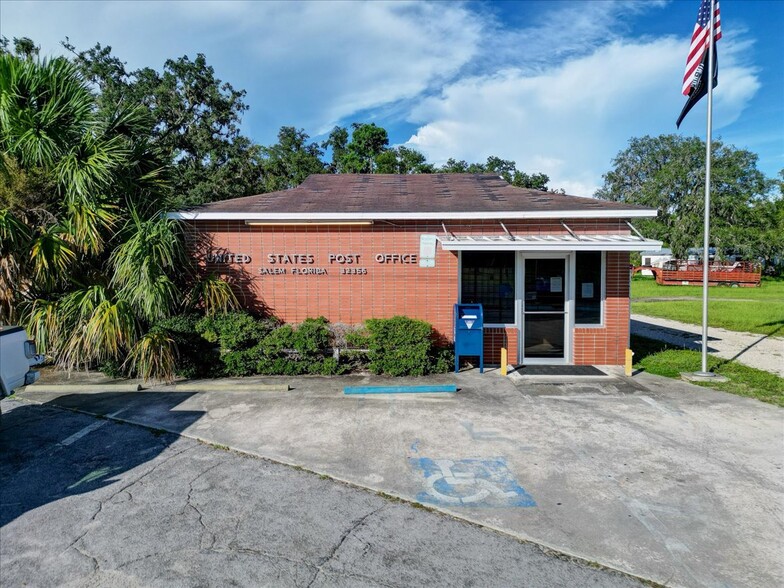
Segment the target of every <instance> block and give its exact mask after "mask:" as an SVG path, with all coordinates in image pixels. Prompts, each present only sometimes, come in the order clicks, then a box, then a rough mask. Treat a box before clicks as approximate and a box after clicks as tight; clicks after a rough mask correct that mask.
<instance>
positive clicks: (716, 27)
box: [683, 0, 721, 96]
mask: <svg viewBox="0 0 784 588" xmlns="http://www.w3.org/2000/svg"><path fill="white" fill-rule="evenodd" d="M710 7H711V0H702V4H700V11H699V12H698V13H697V23H696V24H695V25H694V33H692V36H691V47H689V56H688V57H687V58H686V73H685V74H683V95H684V96H688V95H689V94H690V93H691V91H692V84H693V82H694V81H695V80H694V78H695V75H694V74H695V72H696V71H697V68H699V66H700V64H701V63H702V58H703V57H704V55H705V52H706V51H707V50H708V31H709V30H710ZM715 7H716V9H715V12H714V15H715V17H716V18H715V20H714V22H713V38H714V39H715V40H716V41H718V40H719V39H721V17H720V16H719V0H716V5H715ZM706 69H707V67H706Z"/></svg>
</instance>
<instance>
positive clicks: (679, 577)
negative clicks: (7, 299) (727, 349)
mask: <svg viewBox="0 0 784 588" xmlns="http://www.w3.org/2000/svg"><path fill="white" fill-rule="evenodd" d="M249 381H250V380H247V379H246V380H243V382H245V383H248V382H249ZM258 381H263V382H266V383H274V382H280V381H288V382H290V383H292V386H293V390H291V391H289V392H281V393H275V392H261V393H251V392H231V391H226V390H222V391H219V392H201V393H196V394H192V393H182V392H167V391H166V389H165V388H159V389H157V390H156V391H152V392H139V393H130V394H101V393H97V394H77V395H73V394H65V395H57V394H50V393H36V392H34V389H33V388H31V389H30V390H29V391H25V392H24V393H22V394H21V397H22V398H23V399H27V400H30V401H34V402H44V403H52V404H55V405H58V406H65V407H71V408H76V409H79V410H85V411H90V412H94V413H98V414H111V413H114V412H116V411H117V410H122V411H123V412H122V414H121V415H120V417H119V418H124V419H128V420H130V421H133V422H140V423H145V424H147V425H150V426H153V427H159V428H165V429H169V430H172V431H177V432H182V433H184V434H186V435H191V436H194V437H197V438H201V439H206V440H210V441H212V442H214V443H219V444H221V445H227V446H230V447H233V448H237V449H240V450H243V451H248V452H251V453H253V454H257V455H262V456H267V457H270V458H272V459H275V460H278V461H281V462H283V463H289V464H296V465H300V466H303V467H306V468H308V469H310V470H313V471H315V472H320V473H324V474H327V475H329V476H332V477H334V478H337V479H340V480H346V481H350V482H352V483H355V484H358V485H361V486H365V487H368V488H372V489H375V490H379V491H383V492H386V493H390V494H394V495H398V496H401V497H405V498H407V499H410V500H417V501H420V502H422V503H425V504H428V505H430V506H433V507H435V508H438V509H440V510H443V511H445V512H448V513H450V514H454V515H455V516H458V517H461V518H464V519H466V520H469V521H473V522H477V523H480V524H482V525H485V526H487V527H491V528H496V529H500V530H503V531H504V532H507V533H510V534H512V535H514V536H517V537H520V538H523V539H528V540H531V541H535V542H537V543H539V544H542V545H544V546H546V547H552V548H554V549H557V550H559V551H562V552H566V553H570V554H574V555H577V556H579V557H582V558H585V559H588V560H591V561H598V562H601V563H603V564H606V565H609V566H612V567H614V568H616V569H620V570H623V571H627V572H629V573H632V574H635V575H638V576H641V577H645V578H650V579H652V580H655V581H657V582H660V583H666V584H668V585H674V586H774V585H781V584H782V583H784V569H783V568H782V562H783V561H784V552H782V545H784V516H783V514H782V505H784V475H783V474H784V463H783V462H784V454H783V453H782V447H784V412H782V411H781V409H779V408H777V407H774V406H770V405H766V404H763V403H760V402H758V401H756V400H752V399H746V398H740V397H735V396H732V395H729V394H724V393H720V392H715V391H712V390H708V389H704V388H700V387H696V386H692V385H689V384H686V383H683V382H678V381H675V380H668V379H664V378H658V377H656V376H651V375H647V374H641V375H639V376H637V377H635V378H634V379H625V378H615V377H612V378H603V379H602V378H599V379H596V378H586V379H582V380H579V381H574V382H568V383H561V384H559V383H557V382H546V381H539V382H536V381H530V380H525V379H523V380H520V381H517V382H515V381H513V380H511V379H509V378H501V377H500V376H499V375H498V374H497V373H494V372H487V373H486V374H485V375H484V376H480V375H479V374H478V373H476V372H475V371H472V372H466V373H462V374H460V375H459V376H456V377H455V376H452V375H444V376H440V377H438V378H433V379H428V380H427V383H440V382H442V381H443V382H444V383H450V382H451V383H457V385H458V386H459V388H460V391H459V392H458V393H457V394H456V395H440V396H417V395H391V396H374V397H344V396H343V394H342V387H343V386H344V385H367V384H378V383H382V382H383V380H381V379H378V378H362V377H343V378H318V377H313V378H298V379H296V380H291V379H288V380H287V379H282V380H281V379H275V378H259V379H258ZM395 382H396V383H401V382H400V380H395ZM193 414H201V415H202V416H200V417H199V418H198V419H196V420H193V419H192V416H193Z"/></svg>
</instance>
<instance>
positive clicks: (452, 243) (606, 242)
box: [438, 234, 662, 251]
mask: <svg viewBox="0 0 784 588" xmlns="http://www.w3.org/2000/svg"><path fill="white" fill-rule="evenodd" d="M438 240H439V241H440V242H441V247H443V248H444V249H446V250H447V251H652V250H659V249H661V246H662V242H661V241H655V240H653V239H646V238H644V237H642V236H637V235H511V234H507V235H468V236H455V235H452V234H449V235H442V236H439V237H438Z"/></svg>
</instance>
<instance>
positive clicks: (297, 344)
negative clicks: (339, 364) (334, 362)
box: [294, 316, 331, 357]
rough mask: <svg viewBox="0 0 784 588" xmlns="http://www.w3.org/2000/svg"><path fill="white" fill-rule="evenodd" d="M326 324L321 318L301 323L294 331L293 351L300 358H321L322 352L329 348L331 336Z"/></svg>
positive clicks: (325, 320)
mask: <svg viewBox="0 0 784 588" xmlns="http://www.w3.org/2000/svg"><path fill="white" fill-rule="evenodd" d="M328 324H329V322H328V321H327V319H325V318H324V317H323V316H320V317H318V318H315V319H305V320H304V321H302V322H301V323H300V324H299V326H298V327H297V330H296V331H294V349H296V350H297V351H298V352H299V354H300V355H301V356H302V357H314V356H319V355H321V357H323V353H324V350H326V349H327V348H328V347H330V339H331V334H330V332H329V328H328V327H327V325H328Z"/></svg>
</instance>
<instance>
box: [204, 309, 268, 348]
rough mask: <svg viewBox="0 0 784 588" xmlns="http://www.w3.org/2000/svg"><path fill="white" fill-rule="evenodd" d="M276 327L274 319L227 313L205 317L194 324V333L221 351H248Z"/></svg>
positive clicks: (243, 313) (242, 313)
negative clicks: (216, 345)
mask: <svg viewBox="0 0 784 588" xmlns="http://www.w3.org/2000/svg"><path fill="white" fill-rule="evenodd" d="M277 326H278V322H277V321H276V320H275V319H261V320H260V319H256V318H254V317H252V316H251V315H249V314H248V313H246V312H227V313H225V314H216V315H213V316H205V317H204V318H202V319H201V320H199V321H198V323H196V331H197V332H198V333H199V334H200V335H201V336H202V337H203V338H204V339H206V340H207V341H209V342H210V343H217V344H218V346H219V347H220V348H221V350H223V351H238V350H240V349H249V348H250V347H253V346H254V345H256V344H257V343H258V342H259V341H261V340H262V339H263V338H264V337H266V336H267V335H268V334H269V332H270V331H272V330H273V329H274V328H275V327H277Z"/></svg>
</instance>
